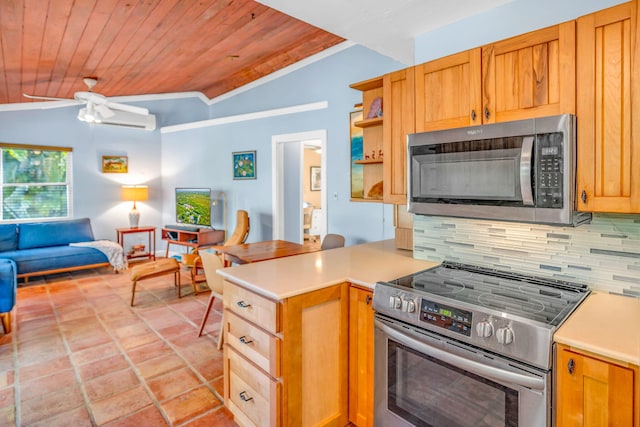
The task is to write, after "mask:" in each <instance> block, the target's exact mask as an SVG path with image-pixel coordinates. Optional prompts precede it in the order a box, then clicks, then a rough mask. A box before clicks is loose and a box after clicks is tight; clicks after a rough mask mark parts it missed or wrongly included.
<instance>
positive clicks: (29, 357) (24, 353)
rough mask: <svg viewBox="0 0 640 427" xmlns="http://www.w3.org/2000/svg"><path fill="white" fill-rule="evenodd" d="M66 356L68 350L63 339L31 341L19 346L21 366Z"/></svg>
mask: <svg viewBox="0 0 640 427" xmlns="http://www.w3.org/2000/svg"><path fill="white" fill-rule="evenodd" d="M66 354H67V349H66V348H65V346H64V343H63V341H62V338H61V337H55V338H51V339H42V340H40V339H36V340H29V341H25V342H23V343H21V344H18V363H20V366H27V365H33V364H34V363H39V362H42V361H45V360H53V359H57V358H59V357H62V356H65V355H66Z"/></svg>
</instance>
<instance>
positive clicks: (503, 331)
mask: <svg viewBox="0 0 640 427" xmlns="http://www.w3.org/2000/svg"><path fill="white" fill-rule="evenodd" d="M496 338H497V339H498V342H499V343H500V344H504V345H507V344H511V343H512V342H513V331H512V330H511V328H509V327H508V326H505V327H504V328H498V329H496Z"/></svg>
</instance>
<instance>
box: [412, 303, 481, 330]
mask: <svg viewBox="0 0 640 427" xmlns="http://www.w3.org/2000/svg"><path fill="white" fill-rule="evenodd" d="M420 320H422V321H423V322H427V323H429V324H431V325H435V326H438V327H440V328H444V329H447V330H449V331H452V332H457V333H459V334H462V335H466V336H468V337H470V336H471V321H472V313H471V312H470V311H466V310H460V309H458V308H454V307H450V306H447V305H444V304H440V303H437V302H433V301H429V300H427V299H424V298H423V299H422V302H421V304H420Z"/></svg>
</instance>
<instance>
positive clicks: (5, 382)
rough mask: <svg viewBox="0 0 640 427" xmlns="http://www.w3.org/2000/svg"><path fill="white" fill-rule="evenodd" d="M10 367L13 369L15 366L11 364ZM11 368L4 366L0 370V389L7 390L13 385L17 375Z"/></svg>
mask: <svg viewBox="0 0 640 427" xmlns="http://www.w3.org/2000/svg"><path fill="white" fill-rule="evenodd" d="M2 365H4V364H2ZM8 366H10V367H11V368H12V367H13V364H12V363H11V364H10V365H8ZM11 368H9V367H5V366H2V367H1V368H0V369H1V370H0V388H5V387H8V386H11V385H13V382H14V380H15V377H16V375H15V371H14V370H13V369H11Z"/></svg>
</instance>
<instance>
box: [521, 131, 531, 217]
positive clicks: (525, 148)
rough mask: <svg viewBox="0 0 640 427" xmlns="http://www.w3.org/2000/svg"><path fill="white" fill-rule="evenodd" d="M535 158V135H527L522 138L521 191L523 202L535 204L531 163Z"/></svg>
mask: <svg viewBox="0 0 640 427" xmlns="http://www.w3.org/2000/svg"><path fill="white" fill-rule="evenodd" d="M532 160H533V137H532V136H527V137H524V138H523V139H522V149H521V150H520V193H521V194H522V204H523V205H525V206H533V189H532V188H531V163H532Z"/></svg>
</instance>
